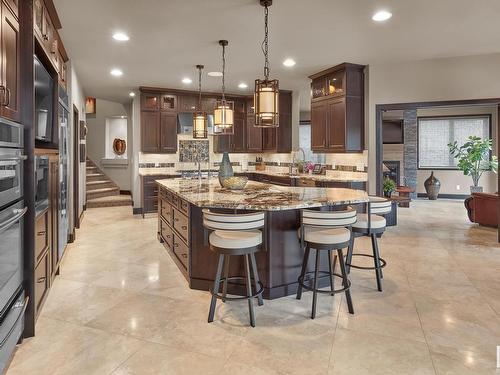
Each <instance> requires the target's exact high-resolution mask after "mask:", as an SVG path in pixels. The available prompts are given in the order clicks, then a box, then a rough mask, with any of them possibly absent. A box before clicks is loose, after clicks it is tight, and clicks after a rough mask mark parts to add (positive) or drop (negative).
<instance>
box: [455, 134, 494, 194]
mask: <svg viewBox="0 0 500 375" xmlns="http://www.w3.org/2000/svg"><path fill="white" fill-rule="evenodd" d="M492 144H493V141H492V140H491V139H481V137H476V136H470V137H469V138H468V140H467V142H465V143H464V144H463V145H462V146H458V143H457V141H455V142H453V143H448V148H449V149H450V154H451V155H452V156H453V157H454V158H455V159H458V164H457V167H458V169H460V170H461V171H462V172H464V175H466V176H471V177H472V183H473V185H472V186H471V187H470V192H471V193H476V192H482V191H483V187H482V186H479V179H480V178H481V176H482V175H483V173H484V171H490V170H491V171H493V172H495V173H497V171H498V160H497V157H496V156H495V155H492V156H491V157H490V153H491V150H492Z"/></svg>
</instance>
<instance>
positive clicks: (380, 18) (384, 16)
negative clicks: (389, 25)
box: [372, 10, 392, 22]
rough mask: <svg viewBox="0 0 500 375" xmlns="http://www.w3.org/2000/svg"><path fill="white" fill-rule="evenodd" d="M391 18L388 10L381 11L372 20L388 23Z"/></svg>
mask: <svg viewBox="0 0 500 375" xmlns="http://www.w3.org/2000/svg"><path fill="white" fill-rule="evenodd" d="M391 17H392V13H391V12H388V11H386V10H381V11H379V12H377V13H375V14H374V15H373V17H372V20H374V21H377V22H383V21H387V20H388V19H389V18H391Z"/></svg>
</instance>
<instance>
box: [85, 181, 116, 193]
mask: <svg viewBox="0 0 500 375" xmlns="http://www.w3.org/2000/svg"><path fill="white" fill-rule="evenodd" d="M86 185H87V191H91V190H96V189H101V188H111V187H116V185H115V184H114V182H113V181H111V180H96V181H87V183H86Z"/></svg>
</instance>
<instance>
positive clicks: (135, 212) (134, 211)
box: [132, 207, 142, 215]
mask: <svg viewBox="0 0 500 375" xmlns="http://www.w3.org/2000/svg"><path fill="white" fill-rule="evenodd" d="M132 214H133V215H142V207H139V208H136V207H133V208H132Z"/></svg>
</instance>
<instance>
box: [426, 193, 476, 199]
mask: <svg viewBox="0 0 500 375" xmlns="http://www.w3.org/2000/svg"><path fill="white" fill-rule="evenodd" d="M417 197H419V198H427V194H426V193H418V194H417ZM469 197H470V195H464V194H438V199H439V198H441V199H467V198H469Z"/></svg>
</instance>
